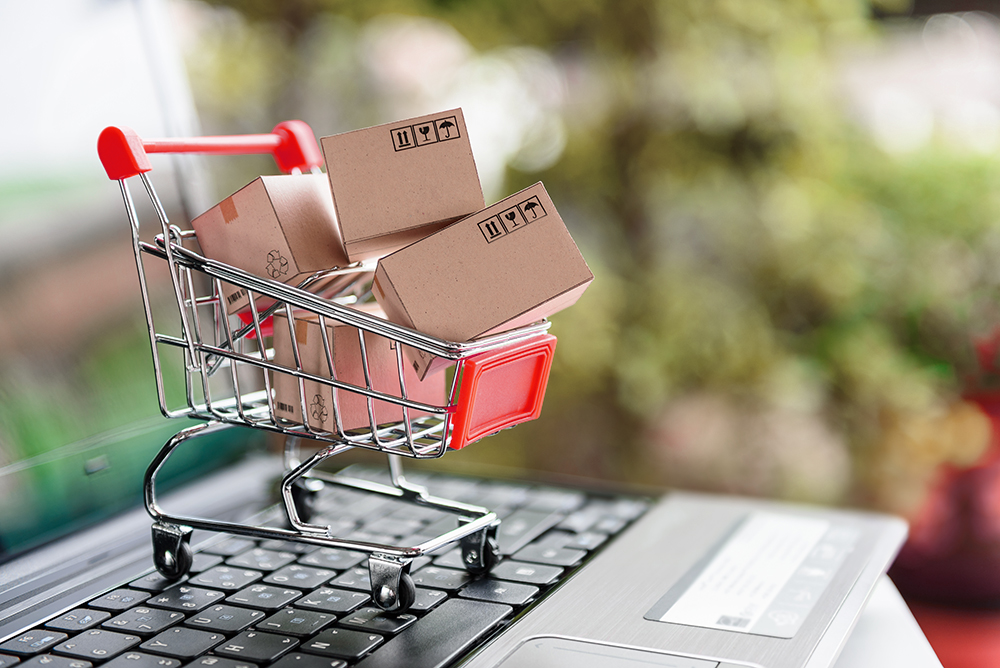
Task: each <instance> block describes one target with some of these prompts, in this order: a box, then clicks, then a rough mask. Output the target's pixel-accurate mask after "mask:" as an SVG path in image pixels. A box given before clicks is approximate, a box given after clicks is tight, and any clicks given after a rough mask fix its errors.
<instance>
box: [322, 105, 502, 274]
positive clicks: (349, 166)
mask: <svg viewBox="0 0 1000 668" xmlns="http://www.w3.org/2000/svg"><path fill="white" fill-rule="evenodd" d="M320 144H321V145H322V147H323V155H324V158H325V160H326V171H327V175H328V176H329V178H330V185H331V188H332V190H333V200H334V206H335V208H336V212H337V221H338V223H339V225H340V229H341V233H342V236H343V239H344V244H345V247H346V250H347V255H348V257H349V258H350V259H351V261H357V260H363V259H366V258H373V257H380V256H382V255H386V254H388V253H390V252H392V251H394V250H396V249H398V248H402V247H403V246H405V245H407V244H410V243H413V242H414V241H417V240H418V239H420V238H422V237H425V236H427V235H428V234H431V233H432V232H434V231H435V230H438V229H440V228H441V227H443V226H445V225H447V224H448V223H450V222H453V221H455V220H458V219H459V218H462V217H464V216H467V215H469V214H470V213H473V212H475V211H479V210H480V209H482V208H483V206H484V202H483V189H482V186H481V185H480V183H479V173H478V172H477V171H476V162H475V159H474V158H473V156H472V146H471V145H470V144H469V135H468V132H467V130H466V128H465V117H464V116H463V115H462V110H461V109H452V110H450V111H442V112H441V113H438V114H431V115H429V116H421V117H419V118H411V119H409V120H405V121H399V122H396V123H387V124H385V125H379V126H376V127H372V128H366V129H364V130H355V131H353V132H345V133H343V134H339V135H333V136H331V137H323V138H322V139H320Z"/></svg>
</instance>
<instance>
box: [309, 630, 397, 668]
mask: <svg viewBox="0 0 1000 668" xmlns="http://www.w3.org/2000/svg"><path fill="white" fill-rule="evenodd" d="M383 640H384V638H383V637H382V636H380V635H378V634H377V633H365V632H363V631H354V630H351V629H327V630H326V631H322V632H321V633H320V634H319V635H317V636H316V637H315V638H313V639H312V640H311V641H309V642H307V643H305V644H304V645H303V646H302V651H303V652H308V653H309V654H318V655H320V656H330V657H333V658H336V659H347V660H349V661H353V660H356V659H359V658H361V657H363V656H364V655H365V654H367V653H368V652H370V651H372V650H373V649H374V648H376V647H378V646H379V645H381V644H382V642H383ZM400 665H411V664H400Z"/></svg>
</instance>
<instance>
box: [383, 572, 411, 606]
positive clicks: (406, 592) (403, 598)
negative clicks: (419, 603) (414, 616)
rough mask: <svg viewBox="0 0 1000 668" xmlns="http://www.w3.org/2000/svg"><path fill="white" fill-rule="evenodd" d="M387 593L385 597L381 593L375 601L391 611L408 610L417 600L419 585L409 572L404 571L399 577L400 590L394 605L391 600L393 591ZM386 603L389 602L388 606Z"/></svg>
mask: <svg viewBox="0 0 1000 668" xmlns="http://www.w3.org/2000/svg"><path fill="white" fill-rule="evenodd" d="M384 589H385V588H383V591H384ZM385 593H386V594H387V595H386V596H385V597H384V598H383V596H382V593H380V594H379V597H378V599H377V600H376V601H375V602H376V603H377V604H378V606H379V607H380V608H383V609H384V610H387V611H390V612H406V611H407V610H409V609H410V606H411V605H413V602H414V601H416V600H417V585H415V584H414V583H413V578H412V577H410V574H409V573H403V575H402V577H400V578H399V592H398V593H397V595H396V604H395V605H392V603H391V602H390V601H391V598H392V596H391V592H385ZM386 604H388V607H387V605H386Z"/></svg>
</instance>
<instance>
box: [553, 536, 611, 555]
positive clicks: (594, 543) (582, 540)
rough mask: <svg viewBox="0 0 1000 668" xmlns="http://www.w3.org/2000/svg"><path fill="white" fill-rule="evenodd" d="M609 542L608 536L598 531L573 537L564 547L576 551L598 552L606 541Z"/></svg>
mask: <svg viewBox="0 0 1000 668" xmlns="http://www.w3.org/2000/svg"><path fill="white" fill-rule="evenodd" d="M607 540H608V535H607V534H604V533H599V532H597V531H583V532H581V533H578V534H575V535H572V538H570V539H568V540H567V541H566V542H565V543H564V544H563V547H568V548H570V549H574V550H587V551H590V550H596V549H597V548H599V547H600V546H601V545H603V544H604V542H605V541H607Z"/></svg>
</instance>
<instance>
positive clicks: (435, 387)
mask: <svg viewBox="0 0 1000 668" xmlns="http://www.w3.org/2000/svg"><path fill="white" fill-rule="evenodd" d="M361 310H364V311H365V312H367V313H369V314H371V315H375V316H377V317H383V314H382V312H381V309H379V308H378V307H377V306H376V305H372V308H363V309H361ZM326 323H327V340H328V341H329V342H330V346H331V349H332V353H333V365H334V371H335V378H336V379H337V380H339V381H342V382H345V383H350V384H351V385H355V386H359V387H362V388H364V387H366V384H365V374H364V366H363V362H362V357H361V343H360V340H359V337H358V331H359V330H358V329H357V328H355V327H352V326H349V325H343V324H340V323H337V322H335V321H331V320H327V321H326ZM293 329H294V331H295V340H296V341H297V343H298V350H299V359H300V361H301V362H302V370H303V371H305V372H306V373H310V374H313V375H316V376H321V377H326V378H329V377H330V366H329V362H328V361H327V358H326V351H325V348H324V346H323V336H322V332H321V331H320V326H319V318H318V317H317V316H315V315H313V314H308V313H301V314H296V315H295V318H294V322H293ZM364 336H365V352H366V355H367V358H368V372H369V375H370V378H371V382H372V388H373V389H374V390H375V391H378V392H382V393H384V394H389V395H392V396H396V397H398V396H400V387H399V369H398V364H397V359H396V345H397V344H396V343H395V342H394V341H392V340H390V339H387V338H385V337H382V336H378V335H377V334H372V333H371V332H365V335H364ZM273 344H274V362H275V364H278V365H281V366H284V367H289V368H293V369H294V368H295V354H294V351H293V349H292V338H291V335H290V332H289V329H288V318H287V316H286V315H285V312H284V310H279V311H278V312H277V313H275V316H274V339H273ZM444 379H445V375H444V374H437V375H436V376H434V377H433V378H428V379H427V380H425V381H420V380H419V379H418V378H417V375H416V373H415V371H414V370H413V369H411V368H410V365H408V364H404V365H403V383H404V384H405V386H406V393H407V398H408V399H412V400H413V401H418V402H421V403H425V404H429V405H432V406H443V405H444V404H445V385H444ZM304 385H305V397H306V405H307V410H308V415H307V418H308V422H309V426H310V427H311V428H313V429H318V430H323V431H329V432H334V431H336V421H335V418H334V408H333V406H334V403H333V399H334V394H333V393H334V391H335V390H333V388H331V387H330V386H328V385H324V384H323V383H318V382H316V381H305V382H304ZM273 387H274V410H275V414H276V415H277V416H278V417H282V418H286V419H289V420H293V421H295V422H302V409H301V400H300V395H299V384H298V380H297V379H296V378H295V377H294V376H291V375H289V374H286V373H280V372H275V373H274V376H273ZM336 398H337V404H336V405H337V410H338V411H339V412H340V419H341V424H342V426H343V428H344V429H358V428H364V427H368V426H370V420H369V415H368V401H367V398H366V397H365V396H364V395H362V394H358V393H355V392H351V391H347V390H336ZM374 412H375V420H376V424H385V423H387V422H398V421H400V420H402V419H403V409H402V407H400V406H398V405H396V404H393V403H389V402H386V401H379V400H376V401H374ZM421 415H426V413H421V412H419V411H414V410H411V411H410V419H413V418H416V417H418V416H421Z"/></svg>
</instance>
